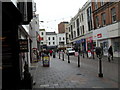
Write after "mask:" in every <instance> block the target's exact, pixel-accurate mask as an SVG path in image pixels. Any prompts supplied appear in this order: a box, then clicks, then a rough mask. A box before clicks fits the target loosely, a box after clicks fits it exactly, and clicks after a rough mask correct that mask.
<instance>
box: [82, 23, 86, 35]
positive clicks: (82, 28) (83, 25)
mask: <svg viewBox="0 0 120 90" xmlns="http://www.w3.org/2000/svg"><path fill="white" fill-rule="evenodd" d="M82 30H83V34H84V33H85V30H84V25H83V26H82Z"/></svg>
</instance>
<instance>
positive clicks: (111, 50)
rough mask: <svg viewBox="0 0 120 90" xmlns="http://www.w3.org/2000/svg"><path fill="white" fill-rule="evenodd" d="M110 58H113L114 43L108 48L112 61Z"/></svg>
mask: <svg viewBox="0 0 120 90" xmlns="http://www.w3.org/2000/svg"><path fill="white" fill-rule="evenodd" d="M110 60H113V49H112V45H111V46H110V47H109V49H108V61H109V62H110Z"/></svg>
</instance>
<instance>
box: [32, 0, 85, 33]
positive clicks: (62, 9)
mask: <svg viewBox="0 0 120 90" xmlns="http://www.w3.org/2000/svg"><path fill="white" fill-rule="evenodd" d="M34 1H35V2H36V7H37V12H36V13H37V14H39V21H44V22H39V23H40V24H39V28H40V29H45V30H46V31H47V32H54V31H55V32H58V24H59V23H60V22H63V21H68V22H69V21H70V19H71V18H72V17H74V16H75V15H76V14H77V12H78V10H79V8H81V7H82V6H83V5H84V4H85V3H86V2H87V0H34Z"/></svg>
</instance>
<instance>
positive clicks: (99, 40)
mask: <svg viewBox="0 0 120 90" xmlns="http://www.w3.org/2000/svg"><path fill="white" fill-rule="evenodd" d="M93 40H94V41H95V42H96V47H101V48H102V54H103V55H105V56H106V55H108V48H109V41H110V40H109V39H108V30H107V29H105V27H103V28H100V29H97V30H95V31H94V32H93Z"/></svg>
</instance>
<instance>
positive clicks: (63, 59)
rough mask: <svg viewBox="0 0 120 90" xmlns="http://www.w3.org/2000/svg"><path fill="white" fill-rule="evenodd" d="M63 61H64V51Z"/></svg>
mask: <svg viewBox="0 0 120 90" xmlns="http://www.w3.org/2000/svg"><path fill="white" fill-rule="evenodd" d="M63 61H64V52H63Z"/></svg>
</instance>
